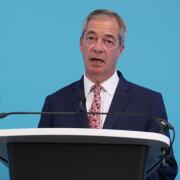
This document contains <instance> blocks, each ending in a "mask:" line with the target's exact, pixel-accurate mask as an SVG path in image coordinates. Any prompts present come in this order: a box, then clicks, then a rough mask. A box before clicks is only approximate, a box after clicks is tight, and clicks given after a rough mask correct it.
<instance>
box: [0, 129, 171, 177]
mask: <svg viewBox="0 0 180 180" xmlns="http://www.w3.org/2000/svg"><path fill="white" fill-rule="evenodd" d="M169 144H170V140H169V138H168V137H166V136H164V135H162V134H158V133H151V132H139V131H124V130H106V129H82V128H81V129H77V128H39V129H38V128H34V129H7V130H0V157H1V160H2V159H5V160H7V161H8V163H7V162H5V161H3V160H2V162H3V163H4V164H5V165H7V166H8V167H9V173H10V179H11V180H92V179H93V180H143V179H144V175H145V173H146V172H147V170H148V169H150V168H151V167H152V166H153V165H154V164H155V163H157V162H158V161H159V159H160V156H161V153H162V150H163V149H167V148H168V147H169Z"/></svg>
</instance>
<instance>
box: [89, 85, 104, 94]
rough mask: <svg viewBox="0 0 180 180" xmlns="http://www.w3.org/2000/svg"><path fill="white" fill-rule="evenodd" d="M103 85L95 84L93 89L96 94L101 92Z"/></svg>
mask: <svg viewBox="0 0 180 180" xmlns="http://www.w3.org/2000/svg"><path fill="white" fill-rule="evenodd" d="M102 88H103V87H102V86H101V85H93V86H92V87H91V91H94V94H100V91H101V89H102Z"/></svg>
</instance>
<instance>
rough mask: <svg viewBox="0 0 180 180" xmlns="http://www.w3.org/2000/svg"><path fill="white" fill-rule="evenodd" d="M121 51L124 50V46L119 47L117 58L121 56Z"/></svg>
mask: <svg viewBox="0 0 180 180" xmlns="http://www.w3.org/2000/svg"><path fill="white" fill-rule="evenodd" d="M123 50H124V46H123V45H121V46H119V56H120V55H121V54H122V52H123Z"/></svg>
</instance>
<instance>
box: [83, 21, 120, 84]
mask: <svg viewBox="0 0 180 180" xmlns="http://www.w3.org/2000/svg"><path fill="white" fill-rule="evenodd" d="M122 49H123V48H122V46H121V45H120V44H119V26H118V24H117V22H116V20H115V19H114V18H111V19H110V18H106V19H91V20H90V21H89V22H88V24H87V26H86V30H85V33H84V36H83V37H82V38H81V40H80V50H81V52H82V54H83V59H84V64H85V73H86V76H87V77H88V78H90V79H91V80H92V79H93V78H94V77H101V80H103V81H104V80H106V79H108V78H109V77H111V76H112V75H113V73H114V71H115V68H116V64H117V60H118V57H119V55H120V54H121V52H122Z"/></svg>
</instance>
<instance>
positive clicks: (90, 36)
mask: <svg viewBox="0 0 180 180" xmlns="http://www.w3.org/2000/svg"><path fill="white" fill-rule="evenodd" d="M85 39H86V42H87V43H89V44H92V43H94V42H95V41H96V39H97V38H96V37H95V36H92V35H89V36H87V37H86V38H85Z"/></svg>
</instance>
